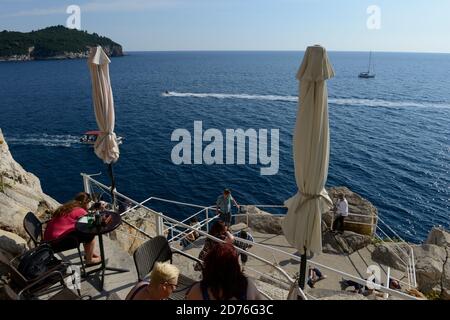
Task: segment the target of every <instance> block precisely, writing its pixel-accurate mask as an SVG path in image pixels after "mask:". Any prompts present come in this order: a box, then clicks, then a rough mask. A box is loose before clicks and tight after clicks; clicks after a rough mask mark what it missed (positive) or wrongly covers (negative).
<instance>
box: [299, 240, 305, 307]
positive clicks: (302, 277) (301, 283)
mask: <svg viewBox="0 0 450 320" xmlns="http://www.w3.org/2000/svg"><path fill="white" fill-rule="evenodd" d="M303 250H304V253H303V254H302V257H301V261H300V276H299V278H298V286H299V287H300V289H302V290H304V289H305V278H306V259H307V258H306V247H305V248H303ZM298 298H299V300H303V298H301V297H300V296H299V297H298Z"/></svg>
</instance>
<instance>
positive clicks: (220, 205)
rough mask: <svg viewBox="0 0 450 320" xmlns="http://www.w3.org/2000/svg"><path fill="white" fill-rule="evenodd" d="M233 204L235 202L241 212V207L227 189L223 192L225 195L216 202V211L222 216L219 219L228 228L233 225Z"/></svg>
mask: <svg viewBox="0 0 450 320" xmlns="http://www.w3.org/2000/svg"><path fill="white" fill-rule="evenodd" d="M231 202H233V203H234V205H235V206H236V207H237V208H238V210H239V205H238V203H237V202H236V200H234V198H233V196H232V195H231V191H230V189H225V190H224V191H223V194H222V195H220V196H219V197H218V198H217V201H216V210H217V212H218V213H219V215H220V216H219V218H220V219H221V220H222V221H223V222H224V223H225V225H226V226H227V227H228V228H229V227H230V225H231Z"/></svg>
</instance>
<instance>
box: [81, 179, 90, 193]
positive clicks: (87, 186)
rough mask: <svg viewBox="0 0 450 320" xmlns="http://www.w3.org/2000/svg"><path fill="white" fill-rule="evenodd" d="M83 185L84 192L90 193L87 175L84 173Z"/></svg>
mask: <svg viewBox="0 0 450 320" xmlns="http://www.w3.org/2000/svg"><path fill="white" fill-rule="evenodd" d="M83 187H84V192H86V193H87V194H91V187H90V183H89V177H88V176H87V175H85V174H83Z"/></svg>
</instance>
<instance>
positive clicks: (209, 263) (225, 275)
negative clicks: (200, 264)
mask: <svg viewBox="0 0 450 320" xmlns="http://www.w3.org/2000/svg"><path fill="white" fill-rule="evenodd" d="M204 265H205V266H204V268H203V270H202V280H201V281H200V282H197V283H195V284H194V285H193V286H192V287H191V288H190V289H189V291H188V293H187V294H186V300H261V299H262V297H261V294H260V293H259V292H258V290H257V289H256V286H255V284H254V283H253V282H252V281H251V280H250V279H249V278H247V277H246V276H245V275H244V273H243V272H242V270H241V266H240V265H239V257H238V254H237V251H236V249H235V248H234V247H233V245H232V244H230V243H217V244H216V245H215V246H214V250H210V251H209V252H208V254H207V255H206V257H205V259H204Z"/></svg>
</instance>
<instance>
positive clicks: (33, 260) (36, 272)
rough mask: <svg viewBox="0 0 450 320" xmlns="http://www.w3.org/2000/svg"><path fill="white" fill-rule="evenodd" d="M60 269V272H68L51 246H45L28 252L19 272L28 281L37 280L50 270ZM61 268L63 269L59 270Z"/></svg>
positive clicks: (21, 262)
mask: <svg viewBox="0 0 450 320" xmlns="http://www.w3.org/2000/svg"><path fill="white" fill-rule="evenodd" d="M55 267H58V268H56V269H58V270H59V271H64V272H65V271H66V266H65V265H64V264H63V263H62V261H61V260H59V259H58V258H56V257H55V254H54V252H53V250H52V249H51V248H50V246H49V245H47V244H44V245H41V246H39V247H37V248H35V249H33V250H30V251H28V252H27V253H25V254H24V255H23V256H22V259H21V260H20V263H19V266H18V267H17V270H18V271H19V272H20V273H21V274H22V275H23V276H24V277H25V278H26V279H28V280H32V279H35V278H37V277H39V276H41V275H43V274H44V273H46V272H47V271H49V270H52V269H55ZM59 267H61V268H59Z"/></svg>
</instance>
